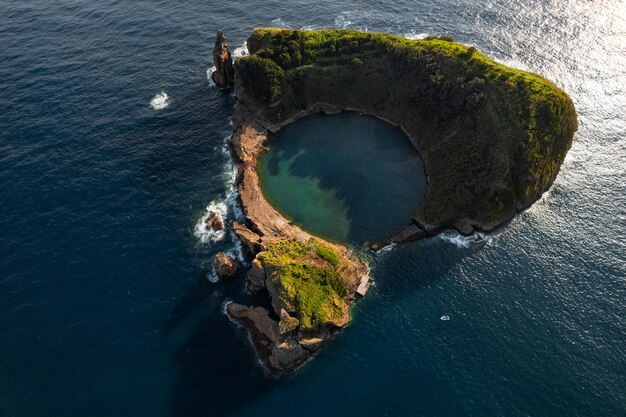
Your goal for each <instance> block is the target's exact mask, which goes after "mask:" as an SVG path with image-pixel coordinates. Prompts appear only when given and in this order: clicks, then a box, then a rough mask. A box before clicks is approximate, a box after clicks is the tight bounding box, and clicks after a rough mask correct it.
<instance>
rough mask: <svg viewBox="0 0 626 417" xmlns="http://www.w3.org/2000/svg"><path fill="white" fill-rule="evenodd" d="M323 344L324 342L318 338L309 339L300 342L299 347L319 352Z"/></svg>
mask: <svg viewBox="0 0 626 417" xmlns="http://www.w3.org/2000/svg"><path fill="white" fill-rule="evenodd" d="M325 342H326V340H324V339H321V338H319V337H311V338H308V339H302V340H300V345H302V347H303V348H305V349H307V350H310V351H312V352H314V351H316V350H319V349H320V348H321V347H322V346H323V345H324V343H325Z"/></svg>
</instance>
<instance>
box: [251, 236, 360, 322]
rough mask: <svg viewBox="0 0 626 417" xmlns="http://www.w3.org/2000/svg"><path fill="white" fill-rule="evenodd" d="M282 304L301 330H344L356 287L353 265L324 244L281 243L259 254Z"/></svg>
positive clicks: (283, 241)
mask: <svg viewBox="0 0 626 417" xmlns="http://www.w3.org/2000/svg"><path fill="white" fill-rule="evenodd" d="M259 258H260V259H261V262H262V263H263V267H264V268H265V271H266V274H267V279H268V280H269V281H270V285H271V287H272V288H277V292H278V294H274V296H278V297H279V299H280V304H281V305H284V306H285V309H286V310H287V311H288V312H289V313H291V314H295V316H296V317H297V319H298V320H299V321H300V328H301V329H303V330H312V329H316V328H319V327H320V326H324V325H336V326H337V327H341V326H343V325H345V324H346V323H347V322H348V320H349V309H348V303H347V302H346V300H347V298H348V297H351V293H352V290H353V287H354V285H355V282H354V276H353V272H352V271H353V265H352V264H351V261H350V260H348V259H347V258H346V257H340V256H339V254H338V253H337V251H336V249H335V248H334V247H332V246H330V245H329V244H327V243H325V242H324V241H322V240H320V239H316V238H311V239H309V240H308V241H307V242H299V241H297V240H295V239H280V240H274V241H271V242H267V243H266V250H265V251H264V252H261V254H259Z"/></svg>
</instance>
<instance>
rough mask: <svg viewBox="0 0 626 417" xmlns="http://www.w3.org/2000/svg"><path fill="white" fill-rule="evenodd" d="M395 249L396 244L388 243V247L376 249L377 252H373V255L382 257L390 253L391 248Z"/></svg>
mask: <svg viewBox="0 0 626 417" xmlns="http://www.w3.org/2000/svg"><path fill="white" fill-rule="evenodd" d="M395 247H396V244H395V243H390V244H388V245H386V246H383V247H382V248H380V249H378V250H377V251H376V252H374V253H375V254H376V256H381V255H384V254H386V253H388V252H391V250H392V249H393V248H395Z"/></svg>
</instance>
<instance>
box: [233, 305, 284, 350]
mask: <svg viewBox="0 0 626 417" xmlns="http://www.w3.org/2000/svg"><path fill="white" fill-rule="evenodd" d="M226 310H227V312H228V315H229V316H230V317H231V318H233V319H234V320H236V321H237V322H239V323H240V324H241V325H242V326H244V327H245V328H246V330H248V332H250V336H251V338H252V342H253V343H254V346H255V347H256V348H257V351H258V353H259V356H260V357H261V358H262V359H263V358H267V357H268V356H269V354H270V351H271V349H272V348H273V347H274V345H275V344H276V342H277V341H278V339H279V333H278V322H277V321H276V320H272V319H271V318H270V316H269V311H268V310H267V309H265V308H263V307H246V306H244V305H241V304H236V303H230V304H228V306H227V307H226Z"/></svg>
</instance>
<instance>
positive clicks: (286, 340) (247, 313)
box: [226, 303, 311, 374]
mask: <svg viewBox="0 0 626 417" xmlns="http://www.w3.org/2000/svg"><path fill="white" fill-rule="evenodd" d="M226 310H227V312H228V315H229V316H230V317H231V318H232V319H233V320H235V321H237V322H238V323H240V324H241V325H242V326H243V327H244V328H245V329H246V330H247V331H248V333H249V334H250V339H251V340H252V343H253V344H254V347H255V349H256V351H257V353H258V354H259V357H260V358H261V360H262V361H263V363H264V364H265V366H266V367H267V369H268V370H269V371H271V372H272V373H274V374H281V373H285V372H288V371H290V370H292V369H294V368H296V367H297V366H299V365H300V364H302V363H303V362H304V361H305V360H306V359H307V358H308V357H309V356H310V355H311V353H310V351H309V350H307V349H305V348H303V347H302V346H301V345H300V343H299V341H298V340H297V339H296V338H295V337H293V335H290V334H288V333H289V332H286V334H285V333H281V332H280V324H279V322H278V321H276V320H274V319H272V318H271V317H270V312H269V311H268V310H267V309H265V308H263V307H247V306H244V305H241V304H235V303H231V304H228V306H227V307H226Z"/></svg>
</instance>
